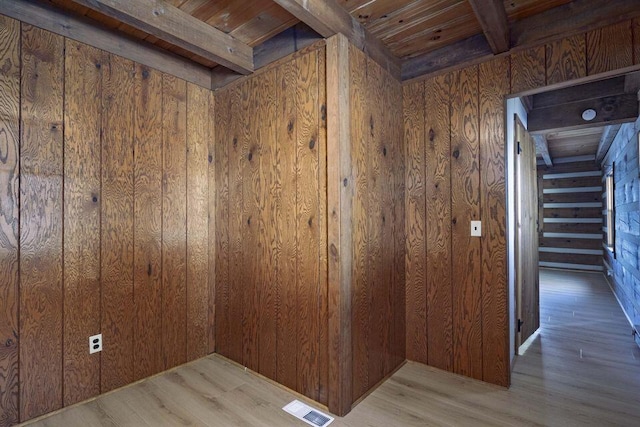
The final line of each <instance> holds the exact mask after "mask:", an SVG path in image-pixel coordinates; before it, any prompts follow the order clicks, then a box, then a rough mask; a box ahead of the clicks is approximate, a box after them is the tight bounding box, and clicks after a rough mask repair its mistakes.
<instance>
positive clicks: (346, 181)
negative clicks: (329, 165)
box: [342, 178, 349, 187]
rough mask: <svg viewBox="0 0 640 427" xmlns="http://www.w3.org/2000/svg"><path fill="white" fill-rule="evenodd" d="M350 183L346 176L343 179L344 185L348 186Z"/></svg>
mask: <svg viewBox="0 0 640 427" xmlns="http://www.w3.org/2000/svg"><path fill="white" fill-rule="evenodd" d="M348 183H349V181H348V180H347V178H345V179H344V180H342V185H343V186H345V187H346V186H347V184H348Z"/></svg>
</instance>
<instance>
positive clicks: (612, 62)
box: [587, 21, 633, 75]
mask: <svg viewBox="0 0 640 427" xmlns="http://www.w3.org/2000/svg"><path fill="white" fill-rule="evenodd" d="M631 24H632V23H631V21H624V22H621V23H619V24H615V25H609V26H608V27H604V28H599V29H597V30H593V31H590V32H588V33H587V75H593V74H598V73H604V72H606V71H611V70H616V69H618V68H624V67H629V66H631V65H632V64H633V32H632V28H631Z"/></svg>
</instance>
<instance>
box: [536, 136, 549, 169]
mask: <svg viewBox="0 0 640 427" xmlns="http://www.w3.org/2000/svg"><path fill="white" fill-rule="evenodd" d="M532 136H533V140H534V141H535V142H536V153H538V154H539V155H540V156H542V160H544V164H545V165H547V166H549V167H551V166H553V161H552V160H551V156H550V155H549V144H548V143H547V138H546V137H545V136H544V135H541V134H536V135H532Z"/></svg>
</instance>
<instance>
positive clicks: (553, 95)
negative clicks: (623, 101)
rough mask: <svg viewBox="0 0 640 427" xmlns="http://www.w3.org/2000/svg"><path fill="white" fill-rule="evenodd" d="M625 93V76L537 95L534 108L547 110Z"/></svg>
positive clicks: (534, 99)
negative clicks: (547, 108)
mask: <svg viewBox="0 0 640 427" xmlns="http://www.w3.org/2000/svg"><path fill="white" fill-rule="evenodd" d="M624 93H628V92H627V91H626V90H625V76H618V77H612V78H610V79H606V80H598V81H595V82H591V83H585V84H581V85H577V86H571V87H567V88H564V89H557V90H552V91H548V92H542V93H538V94H535V95H533V96H532V98H533V108H545V107H551V106H553V105H559V104H567V103H570V102H577V101H583V100H587V99H597V98H603V97H605V96H617V95H622V94H624Z"/></svg>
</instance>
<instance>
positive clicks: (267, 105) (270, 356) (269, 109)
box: [256, 70, 280, 379]
mask: <svg viewBox="0 0 640 427" xmlns="http://www.w3.org/2000/svg"><path fill="white" fill-rule="evenodd" d="M260 80H261V84H260V92H259V99H258V110H257V118H258V120H259V122H260V123H264V124H265V125H263V126H262V127H261V128H260V129H259V130H258V139H259V140H260V141H261V148H260V159H259V161H260V176H259V179H260V182H261V186H260V193H259V204H260V211H259V212H260V213H259V215H260V222H259V226H258V233H259V239H258V241H259V248H261V251H260V252H259V253H258V258H257V260H256V261H257V262H258V265H259V268H260V274H259V276H258V281H257V282H256V286H258V287H259V288H260V299H259V300H258V301H257V307H256V311H257V312H258V316H259V321H258V322H259V323H258V351H259V361H258V369H259V372H260V373H261V374H262V375H264V376H266V377H267V378H271V379H275V378H276V290H277V281H278V261H279V254H280V245H279V244H278V242H277V239H278V236H277V235H278V234H279V233H278V230H277V225H276V224H277V209H278V202H279V201H278V193H279V191H278V190H279V183H278V179H279V177H278V171H277V168H276V167H275V165H276V164H277V150H278V142H277V140H276V126H277V122H276V110H277V108H276V99H275V97H276V93H275V92H276V70H270V71H268V72H266V73H265V74H264V75H263V76H262V78H261V79H260Z"/></svg>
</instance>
